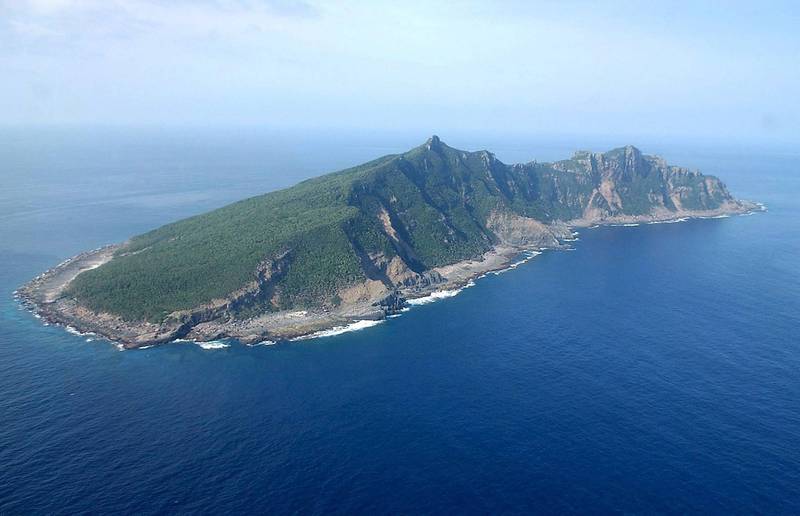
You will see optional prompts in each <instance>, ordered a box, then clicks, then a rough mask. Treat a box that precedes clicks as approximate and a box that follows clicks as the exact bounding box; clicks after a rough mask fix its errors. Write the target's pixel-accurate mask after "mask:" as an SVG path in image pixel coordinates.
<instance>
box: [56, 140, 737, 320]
mask: <svg viewBox="0 0 800 516" xmlns="http://www.w3.org/2000/svg"><path fill="white" fill-rule="evenodd" d="M721 209H725V210H729V211H736V210H744V209H745V207H744V205H742V204H741V203H738V201H736V200H734V199H733V198H732V197H731V195H730V193H729V192H728V191H727V189H726V188H725V186H724V185H723V184H722V183H721V182H720V181H719V180H718V179H717V178H715V177H712V176H704V175H702V174H700V173H697V172H692V171H689V170H687V169H684V168H680V167H674V166H669V165H668V164H667V163H666V162H664V160H662V159H660V158H657V157H653V156H646V155H643V154H642V153H641V152H640V151H639V150H638V149H636V148H635V147H630V146H629V147H624V148H619V149H614V150H612V151H609V152H606V153H602V154H600V153H589V152H578V153H576V154H575V155H574V156H573V157H572V158H571V159H568V160H564V161H559V162H555V163H536V162H532V163H526V164H518V165H506V164H504V163H502V162H501V161H500V160H498V159H497V158H496V157H495V156H494V155H493V154H492V153H490V152H488V151H479V152H466V151H462V150H458V149H454V148H451V147H449V146H447V145H445V144H444V143H443V142H441V140H439V138H437V137H435V136H434V137H432V138H431V139H429V140H428V141H427V142H426V143H425V144H423V145H421V146H420V147H417V148H415V149H412V150H410V151H408V152H406V153H404V154H398V155H392V156H386V157H383V158H380V159H378V160H375V161H373V162H370V163H367V164H364V165H361V166H359V167H355V168H352V169H348V170H344V171H342V172H337V173H334V174H329V175H326V176H322V177H320V178H316V179H313V180H309V181H305V182H303V183H300V184H299V185H297V186H295V187H292V188H289V189H287V190H282V191H279V192H273V193H270V194H266V195H263V196H260V197H254V198H252V199H247V200H244V201H241V202H239V203H235V204H233V205H230V206H227V207H225V208H221V209H219V210H216V211H213V212H210V213H208V214H205V215H200V216H197V217H192V218H190V219H186V220H183V221H179V222H176V223H174V224H170V225H167V226H164V227H163V228H159V229H157V230H154V231H152V232H150V233H147V234H145V235H141V236H138V237H135V238H133V239H131V240H130V241H129V242H128V243H126V244H125V245H124V246H122V248H121V249H119V250H118V251H117V252H116V254H115V255H114V258H113V259H112V260H110V261H109V262H108V263H105V264H104V265H102V266H100V267H98V268H96V269H94V270H91V271H86V272H83V273H81V274H79V275H78V276H77V277H76V279H75V280H74V281H73V282H72V283H71V284H70V286H69V287H68V289H67V291H66V294H67V296H68V297H70V298H72V300H73V301H74V302H75V303H77V304H79V305H81V306H83V307H86V308H88V309H90V310H93V311H95V312H104V313H110V314H115V315H118V316H120V317H121V318H122V319H124V320H128V321H137V320H147V321H151V322H156V323H158V322H169V321H173V322H180V321H193V320H194V319H197V318H198V316H197V313H202V314H204V315H202V317H200V319H203V320H204V321H205V320H207V319H208V318H212V319H213V318H219V317H226V318H230V319H245V318H250V317H254V316H256V315H258V314H262V313H267V312H274V311H280V310H293V309H299V308H307V307H323V308H327V309H336V308H337V307H340V306H342V305H346V304H352V303H356V302H380V300H381V299H385V298H386V296H388V295H390V294H391V293H392V292H393V291H394V290H396V289H403V288H413V287H414V286H419V285H431V284H435V283H437V282H442V281H444V279H443V278H441V276H440V275H438V274H437V272H436V270H435V269H436V268H437V267H442V266H446V265H449V264H453V263H455V262H459V261H462V260H468V259H474V258H476V257H480V256H482V255H483V254H484V253H486V252H488V251H490V250H492V249H493V248H495V247H496V246H498V245H505V246H518V247H522V246H536V247H552V246H556V245H558V243H559V240H561V239H563V238H566V237H568V236H569V234H570V233H569V230H568V229H567V225H569V224H573V225H574V224H587V223H602V222H604V221H614V220H619V219H620V218H625V217H627V218H631V217H634V218H635V217H640V218H648V217H649V218H661V219H665V218H670V217H678V216H681V214H684V213H698V212H709V213H710V212H712V211H714V210H721Z"/></svg>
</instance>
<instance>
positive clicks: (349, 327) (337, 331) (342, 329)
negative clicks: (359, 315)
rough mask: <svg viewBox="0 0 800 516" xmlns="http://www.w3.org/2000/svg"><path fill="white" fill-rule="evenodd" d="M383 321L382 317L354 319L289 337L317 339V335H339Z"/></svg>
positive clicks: (295, 339)
mask: <svg viewBox="0 0 800 516" xmlns="http://www.w3.org/2000/svg"><path fill="white" fill-rule="evenodd" d="M382 322H383V319H378V320H373V319H364V320H361V321H355V322H353V323H350V324H346V325H343V326H334V327H333V328H331V329H329V330H322V331H317V332H314V333H310V334H308V335H301V336H299V337H295V338H293V339H290V340H292V341H297V340H308V339H317V338H319V337H333V336H334V335H341V334H342V333H348V332H351V331H358V330H363V329H364V328H371V327H372V326H376V325H378V324H380V323H382Z"/></svg>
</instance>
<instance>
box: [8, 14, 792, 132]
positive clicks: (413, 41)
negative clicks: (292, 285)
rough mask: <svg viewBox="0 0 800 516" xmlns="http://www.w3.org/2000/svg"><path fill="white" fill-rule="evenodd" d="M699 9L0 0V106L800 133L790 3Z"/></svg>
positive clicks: (28, 110)
mask: <svg viewBox="0 0 800 516" xmlns="http://www.w3.org/2000/svg"><path fill="white" fill-rule="evenodd" d="M693 5H694V4H691V3H688V2H687V3H685V4H681V5H679V6H678V7H676V6H675V4H672V3H669V4H668V3H664V4H656V3H653V4H650V6H649V7H648V9H647V10H643V9H642V8H641V4H640V3H638V2H632V1H626V0H620V1H611V0H608V1H605V2H600V3H596V2H583V1H567V2H549V1H543V2H518V3H517V2H509V3H503V4H489V3H483V2H467V1H465V2H446V3H445V2H437V3H432V2H422V1H406V2H402V3H399V2H397V3H394V2H379V1H376V2H345V1H326V2H321V1H319V2H313V1H309V2H291V1H288V0H272V1H266V0H197V1H189V0H173V1H158V0H20V1H3V0H0V75H2V76H3V77H4V78H5V81H4V83H2V84H0V113H5V117H6V121H9V120H10V121H14V122H18V123H19V122H26V121H30V122H48V121H72V122H81V123H84V122H85V123H95V122H97V123H102V122H115V123H126V122H132V123H161V122H165V123H169V122H176V123H240V122H246V123H266V124H272V125H282V124H294V125H304V124H305V125H327V126H336V125H359V126H364V127H372V126H379V125H383V126H390V127H391V126H397V125H404V126H413V125H415V124H419V125H424V126H425V127H443V126H445V125H447V124H450V125H457V126H475V127H485V126H494V127H498V128H508V127H518V128H531V129H535V130H540V131H544V130H551V129H553V130H555V129H558V130H561V131H570V130H578V129H591V130H604V128H606V127H608V126H613V127H617V128H623V127H630V126H636V127H642V128H649V130H651V131H659V130H670V131H678V130H681V127H683V126H687V125H690V126H691V127H692V128H693V130H698V131H701V130H702V131H705V132H715V131H716V128H717V127H719V128H720V130H721V131H730V130H732V128H734V127H737V126H742V127H745V128H747V127H752V128H758V129H759V130H760V129H761V128H763V127H764V124H763V120H764V119H765V114H770V115H769V116H770V117H773V118H779V119H780V120H781V124H779V127H780V128H782V130H784V131H786V132H787V133H788V132H791V131H792V129H793V128H794V129H795V130H796V129H797V118H798V116H799V115H800V107H798V105H797V100H796V99H795V95H794V93H793V92H795V91H798V90H800V72H799V71H798V67H797V66H795V63H796V60H797V56H798V52H800V42H799V41H798V39H799V38H798V35H797V32H796V30H795V29H794V27H795V25H796V23H797V22H798V21H799V20H798V19H797V16H796V14H797V13H796V11H797V10H798V9H797V8H795V7H793V6H794V4H791V3H787V4H782V6H780V7H776V6H773V10H772V11H771V10H767V9H761V10H754V9H753V7H752V6H751V5H750V4H747V3H742V4H737V3H735V2H731V3H728V4H726V6H725V8H724V9H723V8H718V9H713V8H708V7H707V8H705V9H697V8H695V7H693ZM773 11H775V12H773ZM37 91H38V92H42V91H47V92H49V93H48V95H47V96H46V103H45V101H44V100H43V99H44V98H45V97H44V96H43V95H42V94H37V93H36V92H37ZM765 92H769V93H765ZM43 113H46V116H44V115H43ZM775 113H777V114H775ZM2 121H3V120H0V122H2ZM554 121H558V127H555V128H554ZM748 124H749V125H748ZM773 125H775V124H773Z"/></svg>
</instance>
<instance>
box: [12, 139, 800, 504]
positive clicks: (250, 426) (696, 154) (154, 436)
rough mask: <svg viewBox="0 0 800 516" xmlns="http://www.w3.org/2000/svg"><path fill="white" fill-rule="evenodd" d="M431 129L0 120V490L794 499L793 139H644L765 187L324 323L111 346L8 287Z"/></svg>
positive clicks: (158, 498) (742, 182)
mask: <svg viewBox="0 0 800 516" xmlns="http://www.w3.org/2000/svg"><path fill="white" fill-rule="evenodd" d="M424 138H425V137H424V136H423V137H421V138H406V139H403V138H400V139H397V138H392V139H389V138H381V137H378V136H370V137H364V136H363V135H351V136H349V137H348V138H345V137H343V136H339V137H334V136H331V135H316V136H314V137H309V136H304V137H299V136H292V135H275V134H259V133H256V134H245V133H236V132H234V133H224V132H218V131H217V132H213V133H212V132H202V131H200V132H194V133H192V132H188V131H183V132H156V133H154V132H148V131H124V132H123V131H77V132H73V133H65V132H61V131H46V132H34V131H9V132H5V133H3V134H2V139H0V174H2V179H3V183H4V185H6V187H5V188H4V189H3V190H2V191H0V513H4V514H5V513H22V512H31V511H37V512H55V513H75V512H110V511H130V512H133V511H135V512H139V513H156V512H163V511H166V510H172V511H181V512H188V511H199V512H216V511H241V512H243V511H245V510H249V511H265V510H272V511H274V512H280V513H284V512H295V511H302V512H340V513H352V512H371V513H374V512H392V513H397V512H453V513H456V512H457V513H464V512H501V511H502V512H530V511H539V512H639V513H641V512H646V513H652V512H732V513H740V512H754V511H757V512H770V513H776V512H780V513H797V512H798V511H800V487H798V486H800V450H799V449H798V446H797V443H798V442H800V401H798V400H800V374H798V371H800V349H798V339H797V337H796V335H797V327H798V322H800V267H798V263H800V261H798V259H797V258H798V256H800V225H798V221H799V220H800V205H799V203H798V202H797V200H796V199H797V198H798V195H800V177H798V176H797V173H796V163H797V157H798V156H797V155H796V154H793V153H791V152H785V151H783V152H781V151H778V150H775V149H772V150H770V149H735V148H724V147H700V146H698V145H693V146H690V145H683V146H682V145H676V144H671V145H660V144H658V143H655V144H652V145H651V146H647V145H642V147H643V149H644V150H645V151H648V152H659V153H662V154H663V155H665V157H666V158H667V159H668V160H669V161H670V162H675V163H677V164H681V165H687V166H690V167H699V168H701V169H702V170H703V171H705V172H709V173H715V174H718V175H720V176H721V177H722V178H723V179H724V180H725V181H726V182H727V183H728V185H729V187H730V188H731V190H732V191H733V192H734V193H735V194H737V195H739V196H741V197H744V198H750V199H755V200H758V201H762V202H765V203H766V204H767V205H768V206H769V211H768V212H767V213H763V214H757V215H753V216H747V217H731V218H727V219H717V220H698V221H689V222H686V223H682V224H665V225H645V226H639V227H630V228H629V227H618V228H598V229H594V230H585V231H582V232H581V235H580V241H578V242H576V243H575V250H574V251H571V252H545V253H544V254H542V255H541V256H538V257H536V258H534V259H533V260H531V261H530V262H528V263H526V264H525V265H522V266H520V267H518V268H516V269H515V270H513V271H509V272H507V273H504V274H501V275H499V276H489V277H487V278H484V279H481V280H478V281H477V282H476V285H475V286H474V287H472V288H469V289H466V290H464V291H463V292H462V293H460V294H459V295H458V296H456V297H453V298H449V299H446V300H442V301H439V302H436V303H432V304H429V305H424V306H419V307H415V308H414V309H412V310H411V311H410V312H408V313H406V314H404V315H403V316H402V317H399V318H395V319H391V320H389V321H386V322H385V323H382V324H380V325H377V326H374V327H372V328H368V329H364V330H362V331H358V332H353V333H346V334H342V335H339V336H335V337H330V338H322V339H314V340H307V341H302V342H296V343H290V344H279V345H276V346H269V347H256V348H249V347H245V346H240V345H236V344H235V343H234V344H232V345H231V346H230V347H228V348H224V349H213V350H206V349H202V348H200V347H199V346H196V345H193V344H175V345H168V346H163V347H160V348H153V349H148V350H144V351H136V352H119V351H117V350H116V348H114V347H113V346H112V345H110V344H108V343H105V342H102V341H93V342H87V341H86V339H85V337H80V336H76V335H71V334H69V333H67V332H65V331H64V330H63V329H60V328H57V327H52V326H50V327H45V326H42V325H41V324H40V323H39V321H37V320H36V319H34V318H33V317H32V316H31V315H30V314H28V313H27V312H25V311H23V310H20V309H19V307H18V305H17V304H16V303H15V302H14V300H13V298H12V292H13V290H14V289H15V288H16V287H17V286H19V285H20V284H22V283H23V282H25V281H26V280H27V279H29V278H31V277H32V276H34V275H36V274H37V273H39V272H41V271H42V270H44V269H46V268H47V267H50V266H52V265H54V264H55V263H58V262H59V261H61V260H62V259H64V258H66V257H68V256H71V255H73V254H75V253H77V252H79V251H81V250H84V249H87V248H92V247H96V246H98V245H101V244H104V243H109V242H114V241H120V240H123V239H125V238H126V237H128V236H130V235H131V234H133V233H137V232H141V231H144V230H146V229H149V228H152V227H154V226H157V225H159V224H161V223H164V222H167V221H169V220H174V219H176V218H179V217H182V216H186V215H190V214H193V213H198V212H200V211H204V210H206V209H209V208H212V207H214V206H218V205H221V204H224V203H226V202H228V201H231V200H235V199H238V198H241V197H244V196H247V195H250V194H254V193H258V192H261V191H265V190H269V189H272V188H277V187H281V186H286V185H289V184H292V183H294V182H296V181H298V180H300V179H303V178H305V177H309V176H312V175H315V174H317V173H320V172H323V171H326V170H331V169H335V168H340V167H344V166H346V165H349V164H354V163H358V162H360V161H365V160H367V159H369V158H372V157H375V156H377V155H381V154H385V153H387V152H394V151H400V150H403V149H405V148H407V147H410V146H412V145H414V144H415V143H419V142H417V140H420V141H422V140H424ZM353 142H360V143H357V144H356V143H353ZM388 142H391V143H388ZM448 143H450V144H451V145H454V146H457V147H459V146H464V147H467V148H475V147H476V146H475V145H473V144H472V143H471V140H468V139H464V141H463V142H459V141H448ZM491 143H492V142H491V141H487V142H483V144H484V145H485V146H487V147H489V148H491V149H493V150H495V151H497V153H498V156H499V157H500V158H501V159H504V160H506V161H509V162H511V161H516V160H524V159H531V158H534V157H535V158H539V159H554V158H560V157H563V156H565V155H566V154H567V151H566V150H565V147H566V146H565V145H564V144H560V143H555V144H554V143H552V142H551V143H546V144H543V143H540V142H537V141H535V140H531V141H522V140H520V141H518V142H515V143H513V144H512V143H509V141H507V140H505V141H502V142H496V143H497V145H495V146H492V145H491ZM590 143H591V142H590ZM599 143H601V144H602V143H603V142H599ZM622 143H626V142H622ZM593 147H594V148H596V149H603V148H605V147H608V145H605V146H604V145H593Z"/></svg>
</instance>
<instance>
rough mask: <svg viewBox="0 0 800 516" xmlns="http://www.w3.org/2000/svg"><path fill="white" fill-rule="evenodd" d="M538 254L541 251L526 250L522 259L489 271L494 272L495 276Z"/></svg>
mask: <svg viewBox="0 0 800 516" xmlns="http://www.w3.org/2000/svg"><path fill="white" fill-rule="evenodd" d="M540 254H542V252H541V251H528V252H527V253H525V255H524V256H523V258H522V259H520V260H517V261H516V262H514V263H511V264H509V266H508V267H506V268H504V269H499V270H496V271H492V272H491V273H492V274H494V275H495V276H497V275H500V274H503V273H504V272H508V271H510V270H512V269H516V268H517V267H519V266H520V265H522V264H523V263H526V262H528V261H530V260H531V259H532V258H536V257H537V256H539V255H540Z"/></svg>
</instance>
